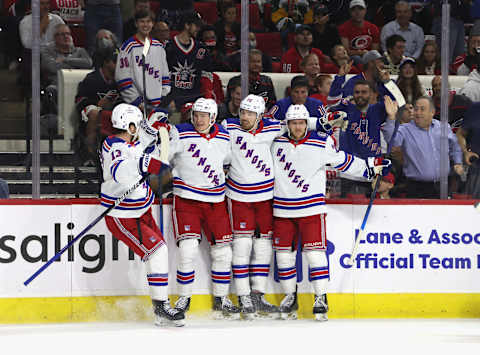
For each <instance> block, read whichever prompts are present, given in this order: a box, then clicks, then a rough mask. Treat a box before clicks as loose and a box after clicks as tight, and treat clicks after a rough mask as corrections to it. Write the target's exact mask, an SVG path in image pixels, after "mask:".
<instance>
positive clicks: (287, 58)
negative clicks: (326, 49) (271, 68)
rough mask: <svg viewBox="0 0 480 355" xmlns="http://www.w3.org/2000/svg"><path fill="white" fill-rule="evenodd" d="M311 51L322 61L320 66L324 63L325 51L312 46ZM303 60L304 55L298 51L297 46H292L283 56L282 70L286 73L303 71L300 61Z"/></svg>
mask: <svg viewBox="0 0 480 355" xmlns="http://www.w3.org/2000/svg"><path fill="white" fill-rule="evenodd" d="M310 53H315V54H316V55H317V56H318V61H319V62H320V68H322V65H323V64H324V56H323V52H322V51H321V50H320V49H318V48H312V49H311V50H310ZM301 61H302V56H301V55H300V53H298V51H297V47H295V46H294V47H292V48H290V49H289V50H288V51H286V52H285V54H284V55H283V56H282V61H281V64H282V72H284V73H301V72H302V71H301V70H300V62H301Z"/></svg>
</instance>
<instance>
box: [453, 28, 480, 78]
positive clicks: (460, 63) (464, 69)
mask: <svg viewBox="0 0 480 355" xmlns="http://www.w3.org/2000/svg"><path fill="white" fill-rule="evenodd" d="M477 48H480V21H477V22H475V24H474V25H473V27H472V29H471V30H470V35H469V36H468V42H467V53H462V54H461V55H459V56H457V57H456V58H455V61H454V62H453V64H452V73H454V74H457V75H468V74H470V73H471V72H472V70H474V69H476V68H477V63H478V61H477V60H476V57H477V55H478V54H479V52H480V51H477Z"/></svg>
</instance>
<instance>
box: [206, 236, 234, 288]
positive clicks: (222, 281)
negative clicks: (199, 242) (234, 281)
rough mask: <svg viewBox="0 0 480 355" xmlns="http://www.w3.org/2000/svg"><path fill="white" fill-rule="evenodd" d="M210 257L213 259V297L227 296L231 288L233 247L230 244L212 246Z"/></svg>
mask: <svg viewBox="0 0 480 355" xmlns="http://www.w3.org/2000/svg"><path fill="white" fill-rule="evenodd" d="M210 256H211V257H212V282H213V295H214V296H216V297H222V296H227V295H228V287H229V286H230V272H231V265H232V247H231V246H230V244H227V245H220V246H217V245H212V246H211V247H210Z"/></svg>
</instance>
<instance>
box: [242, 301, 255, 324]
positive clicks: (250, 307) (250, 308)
mask: <svg viewBox="0 0 480 355" xmlns="http://www.w3.org/2000/svg"><path fill="white" fill-rule="evenodd" d="M238 304H239V305H240V312H241V315H242V317H243V318H244V319H246V320H253V319H254V318H255V305H254V303H253V301H252V298H251V297H250V295H244V296H238Z"/></svg>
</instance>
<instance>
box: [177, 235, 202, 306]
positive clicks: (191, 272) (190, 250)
mask: <svg viewBox="0 0 480 355" xmlns="http://www.w3.org/2000/svg"><path fill="white" fill-rule="evenodd" d="M197 255H198V240H196V239H185V240H182V241H180V242H179V243H178V266H177V285H178V294H179V295H180V296H187V297H191V296H192V285H193V281H194V280H195V269H194V262H195V259H196V257H197Z"/></svg>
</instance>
